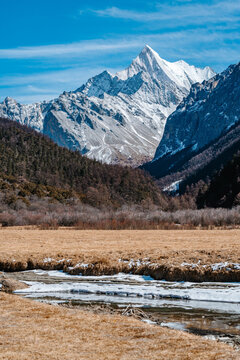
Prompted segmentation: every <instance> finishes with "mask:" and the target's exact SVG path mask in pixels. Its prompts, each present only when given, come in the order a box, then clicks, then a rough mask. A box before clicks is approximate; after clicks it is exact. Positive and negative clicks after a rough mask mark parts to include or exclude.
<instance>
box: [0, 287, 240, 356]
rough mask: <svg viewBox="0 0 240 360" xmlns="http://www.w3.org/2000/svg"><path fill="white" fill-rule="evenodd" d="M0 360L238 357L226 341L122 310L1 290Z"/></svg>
mask: <svg viewBox="0 0 240 360" xmlns="http://www.w3.org/2000/svg"><path fill="white" fill-rule="evenodd" d="M0 324H1V326H0V359H1V360H30V359H33V360H40V359H41V360H46V359H48V360H60V359H61V360H65V359H66V360H68V359H71V360H80V359H84V360H88V359H94V360H104V359H114V360H116V359H119V360H120V359H121V360H124V359H131V360H134V359H137V360H140V359H142V360H143V359H149V360H150V359H151V360H154V359H158V360H161V359H164V360H167V359H174V360H184V359H186V360H187V359H188V360H190V359H194V360H197V359H199V360H200V359H201V360H217V359H219V360H220V359H221V360H222V359H228V360H230V359H237V358H238V355H237V353H236V352H235V351H234V350H233V349H232V348H230V347H229V346H227V345H224V344H221V343H218V342H216V341H208V340H205V339H203V338H201V337H198V336H194V335H190V334H187V333H182V332H180V331H176V330H170V329H166V328H161V327H158V326H155V325H149V324H146V323H143V322H141V321H139V320H136V319H133V318H126V317H123V316H120V315H119V316H118V315H98V314H92V313H90V312H84V311H82V310H76V309H65V308H61V307H59V306H52V305H46V304H41V303H37V302H34V301H32V300H27V299H22V298H20V297H18V296H16V295H9V294H4V293H0Z"/></svg>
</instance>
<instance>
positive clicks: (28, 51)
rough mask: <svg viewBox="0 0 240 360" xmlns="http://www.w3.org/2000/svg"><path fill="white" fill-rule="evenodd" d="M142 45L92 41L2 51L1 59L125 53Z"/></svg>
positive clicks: (127, 42)
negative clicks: (113, 52) (124, 51)
mask: <svg viewBox="0 0 240 360" xmlns="http://www.w3.org/2000/svg"><path fill="white" fill-rule="evenodd" d="M139 45H140V43H139V41H136V40H135V39H134V38H132V39H131V40H127V41H125V40H123V39H120V40H116V39H115V40H111V39H108V40H101V39H98V40H90V41H81V42H78V43H72V44H59V45H46V46H32V47H18V48H14V49H0V58H1V59H31V58H38V59H39V58H51V57H58V56H71V57H74V56H78V55H82V56H84V55H86V54H87V53H93V52H95V53H96V52H104V53H106V52H109V51H110V52H111V51H123V50H127V49H132V48H134V47H135V48H136V47H138V46H139Z"/></svg>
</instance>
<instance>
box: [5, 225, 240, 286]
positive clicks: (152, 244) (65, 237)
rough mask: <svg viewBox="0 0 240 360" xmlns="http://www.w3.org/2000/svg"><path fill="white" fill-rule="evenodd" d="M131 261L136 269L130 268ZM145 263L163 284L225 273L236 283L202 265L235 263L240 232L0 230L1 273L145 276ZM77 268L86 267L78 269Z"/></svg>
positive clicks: (237, 273) (233, 274) (234, 274)
mask: <svg viewBox="0 0 240 360" xmlns="http://www.w3.org/2000/svg"><path fill="white" fill-rule="evenodd" d="M131 259H132V260H134V261H135V265H134V267H132V268H131V269H130V268H129V261H131ZM137 260H140V263H139V262H138V263H137ZM132 262H133V261H132ZM147 262H149V263H151V264H154V266H152V270H151V271H152V273H151V274H152V275H153V276H154V277H155V278H161V276H162V272H164V271H165V273H164V274H163V275H164V278H166V279H168V280H171V279H172V280H179V279H181V278H183V279H188V280H190V279H193V280H196V281H197V280H201V276H205V277H207V278H208V279H209V280H229V278H225V277H224V276H228V275H229V274H230V275H229V276H231V279H232V280H234V281H238V280H239V276H240V271H239V270H234V271H232V272H229V271H228V272H226V271H225V270H222V275H221V276H223V278H218V277H216V276H217V272H216V271H215V272H214V274H213V275H211V273H213V272H212V270H211V269H210V270H209V269H208V267H206V266H205V265H209V266H210V265H211V264H216V263H220V262H230V263H240V230H239V229H235V230H171V231H170V230H121V231H120V230H117V231H114V230H73V229H66V228H62V229H61V228H60V229H58V230H39V229H24V228H1V229H0V270H5V271H18V270H26V269H31V268H38V267H41V268H43V269H64V270H68V268H69V267H70V268H73V267H75V266H76V265H77V267H76V268H75V269H72V270H71V271H72V272H73V273H74V272H75V273H77V272H79V271H81V272H83V271H84V272H85V273H86V274H90V273H93V272H95V273H96V274H100V273H113V272H118V271H124V272H129V271H133V272H136V273H137V272H138V273H141V272H142V273H146V272H147V270H149V269H148V268H149V265H148V264H146V263H147ZM182 263H190V264H197V263H198V264H200V265H199V266H198V267H196V268H195V269H191V268H188V267H187V266H185V267H183V266H181V264H182ZM79 264H80V265H79ZM81 264H91V266H89V267H84V268H81ZM201 265H204V268H201ZM153 269H154V270H153ZM224 271H225V272H224ZM218 273H219V274H220V272H218ZM188 274H190V275H188ZM199 274H200V275H199ZM198 275H199V276H200V278H199V279H198V278H197V276H198ZM211 276H213V278H212V277H211ZM214 276H215V277H214ZM219 276H220V275H219ZM231 279H230V280H231Z"/></svg>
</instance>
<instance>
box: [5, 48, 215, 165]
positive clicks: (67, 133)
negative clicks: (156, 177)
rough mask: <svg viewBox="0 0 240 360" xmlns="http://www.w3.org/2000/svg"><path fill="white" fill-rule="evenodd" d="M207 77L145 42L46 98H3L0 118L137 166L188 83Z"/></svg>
mask: <svg viewBox="0 0 240 360" xmlns="http://www.w3.org/2000/svg"><path fill="white" fill-rule="evenodd" d="M213 75H214V72H213V71H211V69H209V68H208V69H207V68H205V69H200V68H196V67H194V66H191V65H188V64H187V63H186V62H184V61H177V62H173V63H171V62H169V61H166V60H164V59H162V58H161V57H160V56H159V55H158V53H157V52H155V51H154V50H153V49H152V48H151V47H150V46H148V45H146V46H145V47H144V48H143V50H142V51H141V53H140V54H139V55H138V56H137V57H136V58H135V59H134V60H133V62H132V63H131V65H130V66H129V67H128V68H127V69H125V70H123V71H120V72H118V73H117V74H115V75H112V74H111V73H110V72H108V71H103V72H102V73H100V74H98V75H96V76H94V77H92V78H91V79H89V80H88V81H87V82H86V84H84V85H82V86H81V87H79V88H78V89H77V90H75V91H71V92H64V93H63V94H61V95H60V96H59V98H57V99H54V100H52V101H49V102H43V103H39V104H33V105H21V104H18V103H17V102H15V100H13V99H5V101H4V102H3V103H2V104H0V116H3V117H9V118H11V119H13V120H16V121H18V122H20V123H23V124H27V125H29V126H32V127H33V128H34V129H36V130H38V131H41V132H43V133H44V134H46V135H48V136H49V137H51V138H52V139H53V140H54V141H55V142H56V143H58V144H59V145H61V146H66V147H68V148H71V149H75V150H79V151H80V152H82V153H83V154H85V155H86V156H88V157H90V158H95V159H98V160H101V161H103V162H107V163H124V164H131V165H138V164H140V163H142V162H145V161H147V160H150V159H151V158H152V157H153V155H154V152H155V150H156V147H157V145H158V143H159V141H160V139H161V138H162V134H163V131H164V127H165V123H166V118H167V117H168V116H169V115H170V114H171V113H172V112H173V111H174V110H175V109H176V107H177V105H178V104H179V103H180V101H181V100H182V99H183V97H185V96H186V95H188V93H189V89H190V86H191V84H192V83H194V82H202V81H203V80H208V79H209V78H210V77H211V76H213Z"/></svg>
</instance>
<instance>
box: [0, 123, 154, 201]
mask: <svg viewBox="0 0 240 360" xmlns="http://www.w3.org/2000/svg"><path fill="white" fill-rule="evenodd" d="M0 173H1V174H2V175H1V179H2V181H1V183H0V184H1V188H0V191H3V192H4V191H5V193H6V191H7V188H8V186H10V185H9V184H11V189H13V188H15V190H16V191H15V195H16V196H17V197H18V196H20V197H21V198H24V197H26V196H28V195H37V196H39V197H45V196H48V195H49V194H52V195H54V193H55V196H53V197H56V198H57V199H60V200H61V199H64V198H69V197H74V196H77V197H78V198H79V199H80V200H81V201H82V202H85V203H88V204H91V205H95V206H100V205H111V206H115V207H117V206H120V205H122V204H125V203H126V204H131V203H135V204H139V203H141V202H142V201H144V200H150V201H151V202H153V203H155V204H158V205H159V204H160V202H161V195H160V192H159V190H158V188H157V186H156V185H155V183H154V182H153V180H152V179H151V177H149V176H148V175H146V174H145V173H144V172H143V171H141V170H138V169H131V168H128V167H121V166H116V165H106V164H102V163H100V162H98V161H94V160H90V159H88V158H86V157H83V156H82V155H81V154H80V153H79V152H74V151H70V150H68V149H66V148H62V147H59V146H58V145H56V144H54V143H53V142H52V141H51V140H50V139H48V138H47V137H45V136H43V135H41V134H39V133H37V132H35V131H34V130H32V129H30V128H27V127H25V126H22V125H20V124H18V123H16V122H13V121H11V120H7V119H0ZM6 184H7V185H6ZM14 184H15V185H14Z"/></svg>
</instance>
